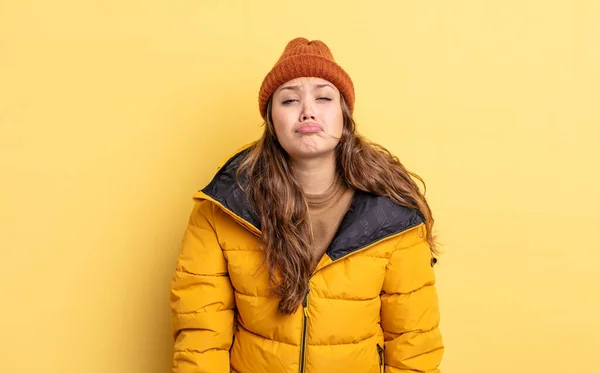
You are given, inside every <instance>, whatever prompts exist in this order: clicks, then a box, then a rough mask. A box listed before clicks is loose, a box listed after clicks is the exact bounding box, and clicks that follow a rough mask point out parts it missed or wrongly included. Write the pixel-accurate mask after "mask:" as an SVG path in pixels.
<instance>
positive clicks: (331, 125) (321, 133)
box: [271, 77, 344, 159]
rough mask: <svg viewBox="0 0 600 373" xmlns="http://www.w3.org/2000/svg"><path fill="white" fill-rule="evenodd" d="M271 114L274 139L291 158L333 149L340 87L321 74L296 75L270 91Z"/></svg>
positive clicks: (338, 132) (339, 114)
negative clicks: (300, 76) (271, 98)
mask: <svg viewBox="0 0 600 373" xmlns="http://www.w3.org/2000/svg"><path fill="white" fill-rule="evenodd" d="M271 117H272V119H273V125H274V127H275V134H276V135H277V140H278V141H279V143H280V144H281V146H282V147H283V149H285V151H286V152H287V153H288V154H289V155H290V156H291V157H292V158H293V159H302V158H314V157H321V156H323V155H326V154H328V153H331V152H333V151H334V150H335V147H336V145H337V144H338V143H339V139H340V137H341V136H342V128H343V126H344V116H343V114H342V105H341V101H340V91H338V89H337V88H336V87H335V86H334V85H333V84H332V83H331V82H329V81H327V80H325V79H321V78H312V77H311V78H304V77H303V78H296V79H293V80H290V81H289V82H287V83H284V84H282V85H281V86H279V88H277V90H275V92H274V93H273V102H272V108H271Z"/></svg>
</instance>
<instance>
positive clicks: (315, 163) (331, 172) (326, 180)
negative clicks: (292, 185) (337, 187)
mask: <svg viewBox="0 0 600 373" xmlns="http://www.w3.org/2000/svg"><path fill="white" fill-rule="evenodd" d="M335 163H336V162H335V153H332V154H331V156H326V157H319V158H306V159H295V160H293V161H292V172H293V173H294V177H295V178H296V180H298V182H299V183H300V186H301V187H302V191H303V192H304V193H306V194H311V195H319V194H323V193H325V192H326V191H327V190H329V189H330V188H331V186H332V184H333V183H334V182H335V181H336V164H335Z"/></svg>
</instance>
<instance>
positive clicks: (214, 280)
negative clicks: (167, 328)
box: [171, 201, 235, 373]
mask: <svg viewBox="0 0 600 373" xmlns="http://www.w3.org/2000/svg"><path fill="white" fill-rule="evenodd" d="M213 209H214V206H213V204H212V203H211V202H209V201H197V202H196V203H195V205H194V208H193V210H192V214H191V216H190V219H189V223H188V226H187V229H186V231H185V234H184V237H183V242H182V246H181V250H180V253H179V258H178V259H177V264H176V268H175V275H174V277H173V279H172V282H171V309H172V312H173V333H174V337H175V348H174V357H173V373H229V371H230V363H229V349H230V347H231V344H232V340H233V322H234V307H235V301H234V295H233V287H232V285H231V282H230V280H229V276H228V271H227V262H226V260H225V257H224V256H223V251H222V249H221V247H220V246H219V242H218V239H217V235H216V232H215V229H214V210H213Z"/></svg>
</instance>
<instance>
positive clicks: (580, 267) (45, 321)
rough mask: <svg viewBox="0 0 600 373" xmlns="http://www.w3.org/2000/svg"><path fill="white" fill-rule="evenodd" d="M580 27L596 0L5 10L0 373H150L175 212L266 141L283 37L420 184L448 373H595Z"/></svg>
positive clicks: (154, 368) (7, 2) (585, 43)
mask: <svg viewBox="0 0 600 373" xmlns="http://www.w3.org/2000/svg"><path fill="white" fill-rule="evenodd" d="M599 19H600V5H599V3H598V2H597V1H596V0H588V1H584V0H571V1H541V0H537V1H534V0H531V1H523V0H518V1H517V0H510V1H475V0H471V1H466V0H459V1H421V0H419V1H417V0H412V1H356V2H350V3H349V2H348V1H329V2H321V1H319V2H317V1H303V2H288V1H277V2H276V1H204V0H197V1H133V0H129V1H117V0H112V1H74V0H71V1H67V0H57V1H17V0H12V1H11V0H3V1H0V172H1V174H0V177H1V180H0V188H1V191H0V222H1V224H0V229H1V231H0V249H1V252H0V255H1V257H0V297H1V306H0V372H2V373H33V372H46V373H82V372H85V373H88V372H89V373H100V372H102V373H108V372H110V373H113V372H114V373H141V372H144V373H159V372H166V371H169V369H170V364H171V348H172V347H171V337H170V311H169V308H168V291H169V281H170V278H171V274H172V272H173V268H174V263H175V258H176V254H177V250H178V245H179V242H180V240H181V237H182V234H183V229H184V227H185V223H186V221H187V218H188V214H189V212H190V209H191V204H192V202H191V196H192V194H193V193H194V192H195V191H196V189H199V188H201V187H203V186H204V185H205V184H206V183H207V182H208V181H209V180H210V177H211V175H212V173H213V172H214V171H215V167H216V165H217V164H218V163H219V161H220V160H221V159H223V157H225V156H226V155H227V154H229V153H230V152H231V151H233V150H234V149H236V148H237V147H238V146H240V145H242V144H244V143H246V142H249V141H251V140H253V139H255V138H256V137H258V136H259V134H260V133H261V131H262V129H261V119H260V116H259V114H258V109H257V92H258V88H259V85H260V83H261V80H262V78H263V77H264V75H265V74H266V73H267V71H268V70H269V69H270V67H271V66H272V65H273V63H274V62H275V61H276V60H277V58H278V57H279V55H280V53H281V52H282V50H283V47H284V46H285V44H286V42H287V41H288V40H290V39H291V38H293V37H296V36H304V37H307V38H309V39H321V40H323V41H325V42H326V43H327V44H328V45H329V46H330V47H331V49H332V51H333V53H334V56H335V57H336V59H337V60H338V62H339V63H340V64H341V65H342V66H343V67H344V68H345V69H346V70H347V71H348V72H349V74H350V75H351V76H352V78H353V80H354V82H355V85H356V92H357V101H356V118H357V120H358V125H359V129H360V131H362V133H364V134H365V135H367V136H368V137H369V138H370V139H372V140H374V141H376V142H379V143H381V144H383V145H384V146H386V147H388V148H389V149H390V150H392V151H393V152H394V153H395V154H397V155H398V156H399V157H400V159H401V160H402V161H403V162H404V164H405V165H406V166H407V167H408V168H409V169H411V170H413V171H416V172H417V173H419V174H420V175H421V176H423V177H424V178H425V180H426V182H427V185H428V193H427V196H428V198H429V201H430V204H431V206H432V208H433V211H434V214H435V217H436V218H437V233H438V235H439V237H440V241H441V242H442V243H443V244H444V246H443V247H442V249H443V250H444V251H445V254H444V255H443V256H442V258H441V260H440V263H439V265H438V266H437V267H436V268H437V273H438V280H439V287H438V289H439V293H440V301H441V308H442V318H443V320H442V326H441V327H442V331H443V333H444V340H445V343H446V346H447V350H446V354H445V356H444V361H443V363H442V368H443V371H444V372H445V373H481V372H486V373H506V372H544V373H558V372H567V373H571V372H598V371H600V270H599V269H598V266H599V265H600V243H599V240H598V225H599V223H600V212H599V211H600V198H599V197H598V193H599V191H600V185H599V184H600V183H599V175H598V174H599V169H600V150H599V148H600V129H599V128H600V109H599V103H600V93H599V87H600V22H599V21H598V20H599ZM357 373H358V372H357Z"/></svg>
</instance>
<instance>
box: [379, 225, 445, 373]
mask: <svg viewBox="0 0 600 373" xmlns="http://www.w3.org/2000/svg"><path fill="white" fill-rule="evenodd" d="M434 285H435V276H434V272H433V262H432V257H431V252H430V248H429V244H428V243H427V240H426V239H425V226H424V225H421V226H419V227H417V228H415V229H412V230H410V231H407V232H406V233H404V234H403V235H402V237H401V238H400V241H399V243H398V245H397V246H396V248H395V249H394V251H393V252H392V254H391V256H390V261H389V263H388V266H387V270H386V276H385V280H384V284H383V291H382V295H381V325H382V328H383V331H384V336H385V353H384V355H385V365H386V367H385V372H386V373H401V372H426V373H439V370H438V366H439V364H440V361H441V359H442V354H443V350H444V346H443V343H442V337H441V334H440V331H439V329H438V325H439V322H440V313H439V308H438V298H437V293H436V290H435V286H434Z"/></svg>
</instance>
